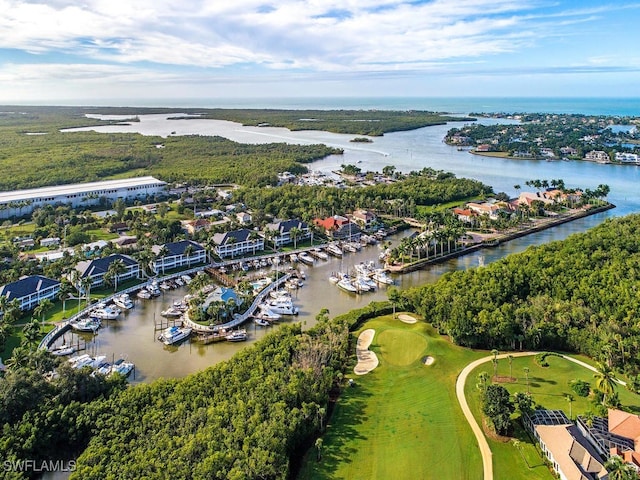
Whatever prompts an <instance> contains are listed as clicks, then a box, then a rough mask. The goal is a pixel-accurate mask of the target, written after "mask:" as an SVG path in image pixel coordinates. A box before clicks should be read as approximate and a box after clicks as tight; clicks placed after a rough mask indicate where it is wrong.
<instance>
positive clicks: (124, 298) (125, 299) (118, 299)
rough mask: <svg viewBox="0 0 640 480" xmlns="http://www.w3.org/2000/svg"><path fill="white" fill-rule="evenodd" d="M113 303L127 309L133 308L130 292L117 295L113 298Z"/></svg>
mask: <svg viewBox="0 0 640 480" xmlns="http://www.w3.org/2000/svg"><path fill="white" fill-rule="evenodd" d="M113 303H115V304H116V305H117V306H118V307H120V308H123V309H125V310H131V309H132V308H133V300H131V297H130V296H129V294H128V293H122V294H120V295H116V296H115V297H114V299H113Z"/></svg>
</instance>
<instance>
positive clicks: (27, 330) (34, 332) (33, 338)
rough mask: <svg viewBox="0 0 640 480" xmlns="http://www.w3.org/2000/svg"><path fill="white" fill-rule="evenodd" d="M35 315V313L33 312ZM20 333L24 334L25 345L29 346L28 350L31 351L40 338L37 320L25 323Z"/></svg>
mask: <svg viewBox="0 0 640 480" xmlns="http://www.w3.org/2000/svg"><path fill="white" fill-rule="evenodd" d="M34 313H35V311H34ZM22 333H23V334H24V339H25V342H26V344H27V345H28V346H29V349H30V350H33V346H34V345H35V344H36V343H37V342H38V339H39V338H40V323H39V322H38V320H35V319H34V320H33V321H31V322H29V323H27V324H26V325H25V326H24V328H23V329H22Z"/></svg>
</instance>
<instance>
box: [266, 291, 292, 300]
mask: <svg viewBox="0 0 640 480" xmlns="http://www.w3.org/2000/svg"><path fill="white" fill-rule="evenodd" d="M269 296H270V297H271V298H289V299H290V298H291V294H290V293H289V292H287V291H286V290H271V291H270V292H269Z"/></svg>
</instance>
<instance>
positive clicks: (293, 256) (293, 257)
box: [289, 253, 298, 263]
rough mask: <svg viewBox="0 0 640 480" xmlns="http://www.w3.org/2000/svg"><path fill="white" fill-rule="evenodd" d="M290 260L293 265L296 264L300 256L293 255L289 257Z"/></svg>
mask: <svg viewBox="0 0 640 480" xmlns="http://www.w3.org/2000/svg"><path fill="white" fill-rule="evenodd" d="M289 260H291V262H293V263H296V262H297V261H298V255H296V254H295V253H292V254H291V255H289Z"/></svg>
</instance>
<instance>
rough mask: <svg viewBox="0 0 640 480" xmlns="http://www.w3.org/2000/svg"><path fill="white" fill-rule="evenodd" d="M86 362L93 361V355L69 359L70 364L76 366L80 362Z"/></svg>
mask: <svg viewBox="0 0 640 480" xmlns="http://www.w3.org/2000/svg"><path fill="white" fill-rule="evenodd" d="M85 360H91V355H89V354H88V353H83V354H82V355H76V356H73V357H71V358H70V359H69V363H70V364H71V365H73V366H75V365H76V364H77V363H78V362H83V361H85Z"/></svg>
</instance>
